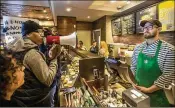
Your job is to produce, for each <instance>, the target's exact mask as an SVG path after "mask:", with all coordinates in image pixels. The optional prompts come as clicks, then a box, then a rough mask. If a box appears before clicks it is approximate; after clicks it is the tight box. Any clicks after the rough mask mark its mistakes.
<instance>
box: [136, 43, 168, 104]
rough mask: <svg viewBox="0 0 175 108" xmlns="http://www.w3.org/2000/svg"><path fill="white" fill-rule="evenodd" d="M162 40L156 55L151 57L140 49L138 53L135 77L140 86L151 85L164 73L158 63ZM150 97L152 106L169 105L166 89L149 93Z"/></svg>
mask: <svg viewBox="0 0 175 108" xmlns="http://www.w3.org/2000/svg"><path fill="white" fill-rule="evenodd" d="M161 44H162V41H159V43H158V46H157V50H156V53H155V56H153V57H150V56H147V55H145V54H143V53H142V51H143V48H142V50H141V51H140V53H139V55H138V62H137V70H136V75H135V79H136V81H137V84H138V85H139V86H143V87H147V88H148V87H151V86H152V85H153V84H154V81H155V80H157V79H158V77H159V76H160V75H161V74H162V72H161V70H160V68H159V65H158V60H157V58H158V54H159V50H160V46H161ZM147 95H148V96H149V97H150V106H151V107H168V106H169V102H168V100H167V98H166V96H165V93H164V91H163V90H162V89H161V90H158V91H155V92H153V93H149V94H147Z"/></svg>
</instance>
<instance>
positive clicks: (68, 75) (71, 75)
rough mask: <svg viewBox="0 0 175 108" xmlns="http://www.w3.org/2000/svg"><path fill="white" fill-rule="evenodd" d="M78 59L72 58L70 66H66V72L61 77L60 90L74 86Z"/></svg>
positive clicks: (77, 72) (77, 73)
mask: <svg viewBox="0 0 175 108" xmlns="http://www.w3.org/2000/svg"><path fill="white" fill-rule="evenodd" d="M79 59H80V58H78V57H74V58H73V60H72V62H71V64H67V65H66V70H65V71H63V72H62V75H61V88H66V87H72V86H74V83H75V81H76V80H77V77H78V75H79Z"/></svg>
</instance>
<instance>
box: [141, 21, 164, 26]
mask: <svg viewBox="0 0 175 108" xmlns="http://www.w3.org/2000/svg"><path fill="white" fill-rule="evenodd" d="M147 22H149V23H151V24H153V25H156V26H158V27H162V23H161V22H160V21H159V20H157V19H155V20H152V19H151V20H142V21H140V23H139V25H140V26H141V27H144V26H145V24H146V23H147Z"/></svg>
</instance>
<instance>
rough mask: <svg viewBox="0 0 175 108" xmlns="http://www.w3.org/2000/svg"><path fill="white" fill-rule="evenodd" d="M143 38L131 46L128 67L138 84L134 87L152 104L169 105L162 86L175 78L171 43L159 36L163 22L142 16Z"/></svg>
mask: <svg viewBox="0 0 175 108" xmlns="http://www.w3.org/2000/svg"><path fill="white" fill-rule="evenodd" d="M140 26H141V27H142V28H143V33H144V37H145V39H146V40H145V41H144V42H143V43H141V44H139V45H137V46H136V47H135V49H134V53H133V56H132V62H131V71H132V72H133V74H134V75H135V79H136V82H137V85H134V87H135V88H136V89H138V90H140V91H141V92H143V93H146V94H147V95H148V96H149V97H150V104H151V107H169V106H170V104H169V102H168V100H167V97H166V95H165V92H164V90H163V89H168V88H169V86H170V85H171V83H172V82H173V81H174V80H175V49H174V46H173V45H171V44H169V43H167V42H165V41H163V40H160V38H159V32H160V31H161V27H162V24H161V22H160V21H159V20H152V19H151V20H142V21H141V22H140Z"/></svg>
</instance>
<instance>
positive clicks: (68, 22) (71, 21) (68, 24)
mask: <svg viewBox="0 0 175 108" xmlns="http://www.w3.org/2000/svg"><path fill="white" fill-rule="evenodd" d="M57 27H58V34H59V35H63V36H65V35H69V34H71V33H73V32H75V31H76V17H67V16H57Z"/></svg>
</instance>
